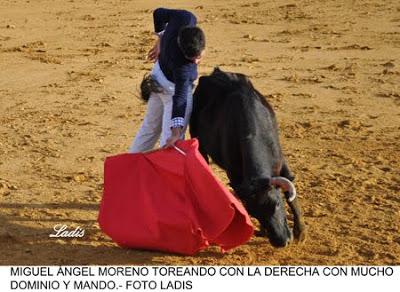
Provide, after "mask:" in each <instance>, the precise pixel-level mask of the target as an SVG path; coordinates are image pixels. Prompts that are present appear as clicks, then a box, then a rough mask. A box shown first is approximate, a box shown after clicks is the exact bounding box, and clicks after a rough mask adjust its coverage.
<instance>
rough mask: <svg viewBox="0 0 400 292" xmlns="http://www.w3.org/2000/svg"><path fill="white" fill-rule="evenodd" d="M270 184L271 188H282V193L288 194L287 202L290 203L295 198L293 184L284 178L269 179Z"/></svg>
mask: <svg viewBox="0 0 400 292" xmlns="http://www.w3.org/2000/svg"><path fill="white" fill-rule="evenodd" d="M271 184H272V185H273V186H277V187H280V188H282V190H283V191H284V192H289V198H287V200H288V202H292V201H293V200H294V199H295V198H296V195H297V193H296V188H295V187H294V184H293V183H292V182H291V181H290V180H288V179H287V178H285V177H282V176H276V177H273V178H271Z"/></svg>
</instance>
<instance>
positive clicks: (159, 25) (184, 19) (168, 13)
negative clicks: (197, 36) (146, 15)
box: [153, 8, 197, 33]
mask: <svg viewBox="0 0 400 292" xmlns="http://www.w3.org/2000/svg"><path fill="white" fill-rule="evenodd" d="M153 21H154V31H155V32H156V33H159V32H161V31H163V30H165V27H166V26H167V24H168V23H169V22H171V21H174V22H177V24H178V23H179V24H180V25H181V26H182V25H196V23H197V19H196V17H195V16H194V14H193V13H191V12H189V11H186V10H177V9H167V8H157V9H156V10H154V12H153Z"/></svg>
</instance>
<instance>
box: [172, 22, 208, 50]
mask: <svg viewBox="0 0 400 292" xmlns="http://www.w3.org/2000/svg"><path fill="white" fill-rule="evenodd" d="M178 44H179V47H180V49H181V50H182V53H183V54H184V55H185V57H187V58H195V57H197V56H200V54H201V52H202V51H203V50H204V49H205V47H206V37H205V35H204V32H203V31H202V30H201V28H200V27H198V26H183V27H182V28H181V29H180V30H179V34H178Z"/></svg>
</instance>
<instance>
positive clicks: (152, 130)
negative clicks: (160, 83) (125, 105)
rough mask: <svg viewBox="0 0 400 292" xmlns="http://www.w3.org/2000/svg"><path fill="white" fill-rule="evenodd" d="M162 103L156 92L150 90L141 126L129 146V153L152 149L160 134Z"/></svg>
mask: <svg viewBox="0 0 400 292" xmlns="http://www.w3.org/2000/svg"><path fill="white" fill-rule="evenodd" d="M162 115H163V104H162V101H161V99H160V96H159V94H158V93H154V92H152V93H151V94H150V98H149V101H148V103H147V111H146V115H145V117H144V120H143V123H142V126H141V127H140V129H139V131H138V133H137V134H136V136H135V138H134V139H133V141H132V144H131V146H130V147H129V150H128V152H129V153H139V152H145V151H148V150H151V149H153V147H154V145H155V144H156V143H157V140H158V138H159V137H160V134H161V122H162Z"/></svg>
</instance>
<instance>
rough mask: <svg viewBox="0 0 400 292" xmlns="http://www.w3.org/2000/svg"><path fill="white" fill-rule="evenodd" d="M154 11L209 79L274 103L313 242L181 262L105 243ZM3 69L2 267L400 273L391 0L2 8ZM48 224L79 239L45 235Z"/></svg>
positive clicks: (398, 46)
mask: <svg viewBox="0 0 400 292" xmlns="http://www.w3.org/2000/svg"><path fill="white" fill-rule="evenodd" d="M243 3H245V4H243ZM160 5H163V6H166V7H177V8H178V7H179V8H185V9H190V10H191V11H193V12H195V14H196V15H197V16H198V18H199V22H200V25H201V26H202V28H203V29H204V30H205V33H206V35H207V41H208V45H207V55H206V57H205V58H204V60H203V62H202V64H201V66H200V68H199V70H200V73H201V74H207V73H210V72H211V71H212V69H213V67H214V66H220V67H221V68H222V69H225V70H229V71H236V72H241V73H245V74H248V75H249V76H250V77H251V79H252V81H253V82H254V84H255V86H256V87H257V88H258V89H259V90H260V91H261V92H262V93H263V94H265V95H266V96H267V98H268V100H269V101H270V102H271V103H272V104H273V106H274V108H275V109H276V112H277V116H278V119H279V123H280V129H281V140H282V144H283V147H284V149H285V152H286V154H287V156H288V160H289V163H290V164H291V166H292V168H293V170H294V172H295V173H296V175H297V182H296V185H297V188H298V192H299V194H300V198H301V201H302V205H303V209H304V213H305V220H306V223H307V227H308V239H307V241H306V242H305V243H304V244H291V245H290V246H289V247H287V248H285V249H274V248H272V247H271V245H270V244H269V243H267V242H266V241H265V240H264V239H262V238H253V239H252V240H251V241H250V242H249V243H248V244H246V245H243V246H241V247H239V248H237V249H235V250H234V251H232V252H229V253H227V254H221V253H220V252H219V250H218V249H217V248H209V249H207V250H205V251H203V252H201V253H199V254H198V255H197V256H194V257H183V256H177V255H171V254H163V253H158V252H148V251H137V250H126V249H121V248H119V247H117V246H116V245H115V244H114V243H113V242H111V241H110V239H109V238H107V237H106V236H104V235H103V234H102V233H101V231H100V230H99V227H98V224H97V222H96V218H97V212H98V206H99V202H100V199H101V195H102V187H103V185H102V181H103V162H104V159H105V157H106V156H109V155H113V154H117V153H121V152H125V151H126V149H127V147H128V146H129V144H130V142H131V139H132V137H133V135H134V134H135V132H136V131H137V129H138V127H139V125H140V123H141V119H142V117H143V114H144V112H145V105H144V104H142V103H141V102H140V101H139V99H138V98H137V93H138V86H139V81H140V79H141V77H142V75H143V74H144V73H145V72H148V70H149V69H150V68H151V64H150V63H147V62H146V61H145V55H146V52H147V51H148V49H149V48H150V47H151V46H152V44H153V41H154V37H153V36H152V34H151V32H152V15H151V12H152V10H153V9H154V8H156V7H158V6H160ZM0 68H1V70H0V250H1V253H0V264H3V265H11V264H82V265H85V264H124V265H125V264H201V265H220V264H225V265H236V264H238V265H253V264H259V265H297V264H302V265H320V264H321V265H332V264H368V265H372V264H379V265H380V264H395V265H396V264H400V233H399V231H400V162H399V157H400V88H399V85H400V4H399V3H398V1H394V0H388V1H379V0H367V1H347V0H336V1H316V0H315V1H314V0H300V1H278V0H275V1H257V2H253V1H251V2H244V1H227V0H220V1H211V0H206V1H201V3H200V2H199V1H145V0H141V1H127V0H125V1H123V0H121V1H119V0H118V1H117V0H106V1H93V0H91V1H78V0H75V1H74V0H70V1H64V0H57V1H50V0H35V1H32V0H31V1H10V0H2V1H1V2H0ZM214 170H215V172H216V174H217V175H218V176H219V177H220V178H221V179H223V180H224V182H226V179H225V177H224V175H223V173H222V172H221V171H220V170H218V169H216V168H215V167H214ZM55 224H67V225H68V226H70V228H72V227H77V226H81V227H82V228H85V229H86V235H85V237H84V238H82V239H52V238H49V237H48V235H49V234H50V233H51V232H52V228H53V226H54V225H55Z"/></svg>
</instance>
